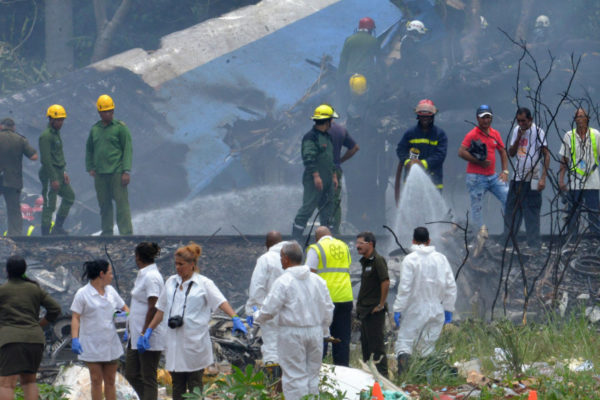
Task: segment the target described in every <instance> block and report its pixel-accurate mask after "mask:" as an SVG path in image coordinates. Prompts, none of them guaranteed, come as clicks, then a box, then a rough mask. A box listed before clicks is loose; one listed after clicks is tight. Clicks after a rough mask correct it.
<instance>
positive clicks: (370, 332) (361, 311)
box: [356, 232, 390, 377]
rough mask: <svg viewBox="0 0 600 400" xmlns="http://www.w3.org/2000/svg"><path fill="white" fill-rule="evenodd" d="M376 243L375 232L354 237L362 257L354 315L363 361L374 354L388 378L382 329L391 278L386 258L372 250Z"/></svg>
mask: <svg viewBox="0 0 600 400" xmlns="http://www.w3.org/2000/svg"><path fill="white" fill-rule="evenodd" d="M375 245H376V240H375V235H373V233H372V232H361V233H359V234H358V235H357V236H356V250H357V251H358V254H360V255H361V256H362V258H361V259H360V264H361V266H362V274H361V276H360V289H359V291H358V299H357V300H356V314H357V316H358V319H359V320H360V321H361V324H360V344H361V348H362V356H363V361H365V362H367V361H368V360H369V358H371V356H373V360H374V361H375V362H376V366H377V371H379V373H380V374H381V375H383V376H385V377H387V376H388V365H387V357H386V350H385V341H384V329H385V313H386V312H387V303H386V300H387V294H388V290H389V288H390V278H389V274H388V268H387V263H386V261H385V258H383V257H382V256H380V255H379V254H378V253H377V251H375Z"/></svg>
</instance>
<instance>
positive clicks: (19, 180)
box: [0, 118, 38, 236]
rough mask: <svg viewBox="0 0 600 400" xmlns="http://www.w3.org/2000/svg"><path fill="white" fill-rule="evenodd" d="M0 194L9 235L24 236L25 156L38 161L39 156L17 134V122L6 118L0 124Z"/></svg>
mask: <svg viewBox="0 0 600 400" xmlns="http://www.w3.org/2000/svg"><path fill="white" fill-rule="evenodd" d="M0 126H2V130H0V193H2V194H3V195H4V201H5V203H6V215H7V218H6V219H7V221H8V231H7V233H8V235H9V236H20V235H22V234H23V218H22V216H21V205H20V197H21V189H22V188H23V156H26V157H27V158H29V159H30V160H33V161H35V160H37V159H38V154H37V152H36V151H35V149H34V148H33V147H31V145H30V144H29V142H28V141H27V139H26V138H25V137H24V136H21V135H19V134H18V133H16V132H15V121H13V120H12V119H10V118H4V119H3V120H2V121H1V122H0Z"/></svg>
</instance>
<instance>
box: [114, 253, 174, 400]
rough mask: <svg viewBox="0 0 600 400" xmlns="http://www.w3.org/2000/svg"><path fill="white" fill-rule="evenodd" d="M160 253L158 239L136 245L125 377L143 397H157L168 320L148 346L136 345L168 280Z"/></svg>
mask: <svg viewBox="0 0 600 400" xmlns="http://www.w3.org/2000/svg"><path fill="white" fill-rule="evenodd" d="M159 254H160V247H159V246H158V244H156V243H151V242H142V243H140V244H138V245H137V246H136V248H135V263H136V264H137V266H138V268H139V271H138V274H137V277H136V279H135V283H134V284H133V289H132V290H131V312H130V313H129V318H128V320H127V330H126V332H125V338H124V341H125V342H126V343H127V354H126V359H125V377H126V378H127V380H128V381H129V383H131V386H133V388H134V389H135V391H136V393H137V394H138V396H139V398H140V400H156V399H157V397H158V382H157V379H156V371H157V369H158V362H159V360H160V355H161V352H162V351H163V350H164V349H165V343H164V330H165V326H164V325H165V324H160V325H159V326H158V328H156V329H155V330H154V334H153V335H152V339H151V340H150V348H149V349H147V350H145V351H143V352H140V351H138V349H137V342H138V340H139V338H140V337H141V336H143V335H144V332H146V329H147V328H148V325H149V324H150V321H152V318H154V314H156V302H157V301H158V297H159V296H160V294H161V293H162V292H163V290H164V288H165V281H164V280H163V277H162V275H161V274H160V272H159V271H158V267H157V266H156V264H155V263H154V260H155V259H156V257H158V255H159Z"/></svg>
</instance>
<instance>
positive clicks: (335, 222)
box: [331, 168, 342, 234]
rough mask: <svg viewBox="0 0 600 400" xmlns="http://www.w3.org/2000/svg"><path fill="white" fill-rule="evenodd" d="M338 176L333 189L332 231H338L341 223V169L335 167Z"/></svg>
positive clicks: (335, 232)
mask: <svg viewBox="0 0 600 400" xmlns="http://www.w3.org/2000/svg"><path fill="white" fill-rule="evenodd" d="M335 172H336V175H337V178H338V187H337V189H334V190H333V216H332V217H331V226H332V227H333V233H334V234H337V233H340V224H341V223H342V170H341V169H340V168H337V169H336V171H335Z"/></svg>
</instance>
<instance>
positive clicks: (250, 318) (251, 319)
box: [246, 306, 258, 328]
mask: <svg viewBox="0 0 600 400" xmlns="http://www.w3.org/2000/svg"><path fill="white" fill-rule="evenodd" d="M252 311H254V312H257V311H258V308H256V306H252ZM246 323H247V324H248V326H249V327H250V328H252V326H254V316H253V315H248V316H247V317H246Z"/></svg>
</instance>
